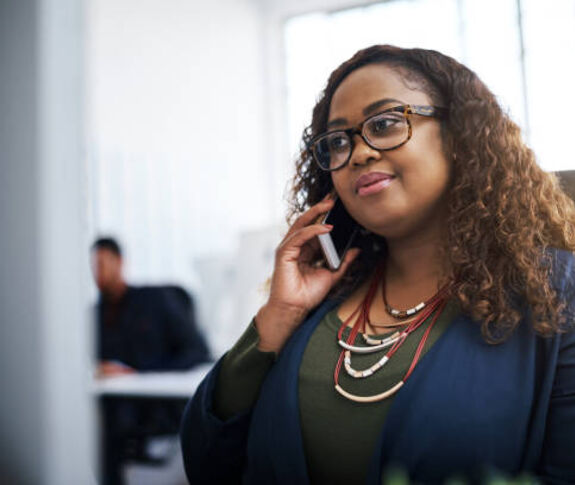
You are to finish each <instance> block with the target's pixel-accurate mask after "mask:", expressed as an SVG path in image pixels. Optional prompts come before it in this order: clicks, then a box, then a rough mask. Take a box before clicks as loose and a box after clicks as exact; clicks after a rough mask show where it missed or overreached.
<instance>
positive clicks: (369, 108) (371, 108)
mask: <svg viewBox="0 0 575 485" xmlns="http://www.w3.org/2000/svg"><path fill="white" fill-rule="evenodd" d="M386 104H405V103H404V102H403V101H400V100H399V99H395V98H383V99H380V100H379V101H375V102H374V103H371V104H370V105H369V106H367V107H366V108H364V109H363V114H364V115H365V116H368V115H370V114H372V113H373V112H374V111H376V110H378V109H379V108H381V107H382V106H385V105H386Z"/></svg>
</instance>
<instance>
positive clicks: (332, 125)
mask: <svg viewBox="0 0 575 485" xmlns="http://www.w3.org/2000/svg"><path fill="white" fill-rule="evenodd" d="M386 104H400V105H401V104H405V103H404V102H403V101H400V100H399V99H395V98H383V99H380V100H378V101H374V102H373V103H371V104H370V105H369V106H367V107H365V108H364V109H363V114H364V115H365V116H369V115H370V114H372V113H373V112H374V111H377V110H378V109H379V108H381V107H382V106H385V105H386ZM347 124H348V121H347V119H346V118H336V119H335V120H331V121H329V122H328V123H327V125H326V128H337V127H338V126H345V125H347Z"/></svg>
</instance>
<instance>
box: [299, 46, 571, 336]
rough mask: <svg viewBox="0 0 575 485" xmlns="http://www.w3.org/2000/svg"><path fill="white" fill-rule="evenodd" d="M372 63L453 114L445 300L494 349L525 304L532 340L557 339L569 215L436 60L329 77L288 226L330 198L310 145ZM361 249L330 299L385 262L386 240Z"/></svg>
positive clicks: (457, 74) (538, 172)
mask: <svg viewBox="0 0 575 485" xmlns="http://www.w3.org/2000/svg"><path fill="white" fill-rule="evenodd" d="M374 63H380V64H385V65H386V66H388V67H391V68H393V69H395V70H396V71H397V72H398V73H399V74H400V75H401V76H402V78H403V79H404V81H405V82H406V83H409V85H410V87H411V86H412V85H415V86H416V87H415V89H420V90H423V91H424V92H426V93H427V94H428V95H429V96H430V98H431V99H432V101H433V102H434V104H436V105H439V106H444V107H446V108H447V109H448V111H449V115H448V116H447V118H446V119H445V120H444V121H443V122H442V135H443V141H444V149H445V151H446V154H448V156H449V157H450V158H451V159H452V160H453V169H452V170H453V172H452V181H451V188H450V191H449V196H448V197H449V202H448V207H449V215H448V220H447V238H446V240H445V241H444V247H443V248H442V249H443V251H444V254H445V255H446V257H447V261H448V263H449V264H450V267H451V268H452V272H453V277H454V281H455V282H454V284H453V286H452V290H451V296H452V297H453V298H455V299H456V300H457V301H458V303H459V305H460V307H461V309H462V311H463V312H464V313H466V314H468V315H470V316H471V317H472V318H473V319H475V320H477V321H479V322H481V330H482V333H483V336H484V338H485V339H486V341H488V342H491V343H496V342H501V341H503V340H505V339H506V338H507V337H508V336H509V335H510V334H511V333H512V332H513V330H514V329H515V328H516V327H517V325H518V324H519V322H520V320H521V315H522V307H524V305H527V308H528V309H529V311H530V313H531V315H532V322H533V327H534V329H535V330H536V332H537V333H539V334H540V335H544V336H548V335H551V334H553V333H555V332H557V331H559V330H560V328H561V325H562V321H563V320H564V312H562V309H563V308H564V307H565V304H564V302H559V301H557V295H556V292H555V289H554V287H553V284H552V283H551V280H550V273H551V256H550V252H549V251H548V249H549V248H558V249H564V250H568V251H574V250H575V206H574V204H573V202H572V201H571V199H570V198H569V197H568V196H567V195H566V194H565V193H564V192H563V191H562V189H561V188H560V186H559V183H558V180H557V178H556V176H555V175H554V174H550V173H546V172H544V171H543V170H542V169H541V168H540V167H539V165H538V164H537V162H536V160H535V156H534V154H533V152H532V151H531V150H530V149H529V148H528V147H527V146H526V145H525V143H524V142H523V140H522V138H521V133H520V128H519V127H518V126H517V125H516V124H515V123H514V122H513V121H512V120H511V119H510V118H509V116H508V115H507V114H506V113H505V112H504V111H503V110H502V109H501V107H500V106H499V104H498V102H497V100H496V98H495V96H494V95H493V93H491V91H490V90H489V89H488V88H487V87H486V86H485V84H484V83H483V82H482V81H481V80H480V79H479V78H478V76H477V75H476V74H475V73H474V72H473V71H471V70H470V69H468V68H466V67H465V66H463V65H462V64H460V63H459V62H457V61H455V60H454V59H452V58H450V57H448V56H445V55H443V54H441V53H439V52H436V51H433V50H426V49H402V48H399V47H394V46H390V45H375V46H372V47H369V48H367V49H363V50H360V51H359V52H357V53H356V54H355V55H354V56H353V57H352V58H351V59H349V60H347V61H346V62H344V63H343V64H342V65H341V66H339V67H338V68H337V69H336V70H335V71H333V73H332V74H331V76H330V77H329V80H328V82H327V86H326V87H325V89H324V91H323V92H322V94H321V95H320V98H319V99H318V101H317V103H316V105H315V107H314V109H313V114H312V121H311V125H310V126H309V127H308V128H306V130H305V131H304V134H303V138H302V149H301V153H300V156H299V159H298V160H297V162H296V174H295V176H294V179H293V185H292V192H291V199H290V211H289V214H288V219H290V220H293V218H294V216H296V215H297V214H299V213H301V212H303V211H304V210H306V208H308V207H310V206H311V205H313V204H316V203H317V202H319V201H320V200H321V199H322V198H323V197H324V196H325V195H326V194H327V193H329V192H330V191H331V190H333V185H332V181H331V176H330V174H329V173H328V172H324V171H322V170H320V169H319V167H318V166H317V165H316V163H315V162H314V161H313V159H312V157H311V155H310V151H309V150H308V142H309V140H310V139H311V138H313V137H314V136H316V135H318V134H319V133H322V132H324V131H325V130H326V124H327V121H328V116H329V108H330V103H331V99H332V97H333V94H334V92H335V90H336V89H337V87H338V86H339V85H340V83H341V82H342V81H343V79H344V78H345V77H346V76H347V75H348V74H350V73H351V72H352V71H354V70H356V69H358V68H360V67H362V66H365V65H368V64H374ZM378 239H379V240H378ZM360 245H361V246H362V247H363V249H364V250H363V251H362V253H361V255H360V257H359V258H358V259H357V260H356V261H355V262H354V264H353V265H352V267H351V268H350V270H349V271H348V275H347V276H346V278H345V279H344V280H342V282H341V283H340V285H339V286H338V288H336V289H335V291H336V292H339V293H341V292H344V293H345V292H347V291H350V290H351V289H352V288H353V287H355V286H356V285H357V284H359V283H361V281H363V280H364V279H365V278H366V277H367V276H368V274H370V272H371V269H372V268H373V263H374V262H375V260H377V259H380V258H382V257H384V255H385V241H382V240H381V239H380V238H378V237H377V236H374V235H368V236H365V237H364V238H363V239H362V241H361V244H360ZM523 309H525V308H523Z"/></svg>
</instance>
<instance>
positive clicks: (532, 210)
mask: <svg viewBox="0 0 575 485" xmlns="http://www.w3.org/2000/svg"><path fill="white" fill-rule="evenodd" d="M304 142H305V148H304V150H303V151H302V153H301V157H300V159H299V161H298V164H297V172H296V176H295V181H294V190H293V203H292V215H293V216H294V218H295V221H294V222H293V224H292V226H291V228H290V229H289V231H288V233H287V235H286V236H285V238H284V239H283V241H282V242H281V244H280V246H279V247H278V249H277V252H276V261H275V268H274V273H273V276H272V279H271V289H270V294H269V299H268V301H267V303H266V304H265V305H264V306H263V307H262V308H261V309H260V310H259V312H258V313H257V315H256V317H255V319H254V322H252V324H251V325H250V327H249V328H248V329H247V331H246V332H245V334H244V335H243V337H242V338H241V339H240V341H239V342H238V343H237V344H236V345H235V346H234V348H233V349H232V350H231V351H230V352H229V353H228V354H226V356H225V357H224V358H223V359H222V360H221V361H220V362H219V363H218V364H217V366H216V367H215V368H214V370H213V371H212V373H211V374H210V375H209V376H208V377H207V379H206V380H205V381H204V382H203V384H202V386H201V387H200V388H199V389H198V391H197V393H196V395H195V397H194V399H193V400H192V401H191V402H190V404H189V406H188V409H187V413H186V416H185V418H184V422H183V428H182V445H183V452H184V460H185V465H186V471H187V473H188V478H189V479H190V481H191V482H192V483H234V482H236V483H239V482H241V483H248V484H252V483H286V484H294V483H298V484H300V483H330V484H334V483H370V484H375V483H381V481H382V477H384V476H385V473H386V470H388V469H389V467H391V466H398V467H400V468H402V469H404V470H405V471H406V472H407V473H408V474H409V475H410V477H411V478H412V479H413V480H415V481H418V482H423V483H441V482H443V481H444V480H446V479H447V478H449V477H453V476H463V477H467V478H469V479H472V480H481V479H482V477H484V476H485V474H486V473H487V472H488V471H489V470H497V471H498V472H500V473H504V474H509V475H515V474H518V473H520V472H528V473H531V474H534V475H537V476H539V477H542V478H543V479H545V480H547V481H548V482H550V483H570V482H575V455H574V452H573V450H575V334H574V333H573V331H572V327H573V322H574V310H575V303H574V298H573V296H574V295H573V289H574V288H575V284H574V281H573V279H574V274H573V272H574V268H575V266H574V262H573V255H572V254H571V252H572V251H573V250H574V249H575V234H574V228H575V209H574V206H573V203H572V202H571V201H570V200H569V199H568V198H567V197H566V196H565V195H564V193H563V192H562V191H561V189H560V188H559V187H558V184H557V181H556V179H555V178H554V177H553V176H552V175H549V174H546V173H544V172H543V171H542V170H541V169H540V168H539V167H538V166H537V164H536V162H535V159H534V156H533V153H532V152H531V151H530V150H529V149H528V148H527V147H526V146H525V145H524V144H523V142H522V141H521V138H520V133H519V128H518V127H517V126H516V125H515V124H514V123H513V122H512V121H511V120H510V119H509V118H508V117H507V116H506V115H505V113H503V111H502V110H501V108H500V107H499V105H498V104H497V102H496V100H495V97H494V96H493V94H492V93H491V92H490V91H489V90H488V89H487V88H486V86H485V85H484V84H483V83H482V82H481V81H480V80H479V79H478V78H477V76H476V75H475V74H474V73H473V72H471V71H470V70H469V69H467V68H465V67H464V66H462V65H461V64H459V63H457V62H456V61H454V60H453V59H451V58H449V57H446V56H444V55H442V54H440V53H438V52H435V51H429V50H423V49H400V48H397V47H392V46H373V47H370V48H368V49H365V50H362V51H359V52H358V53H357V54H356V55H355V56H353V57H352V58H351V59H350V60H348V61H346V62H345V63H343V64H342V65H341V66H340V67H339V68H338V69H336V70H335V71H334V72H333V73H332V75H331V76H330V78H329V80H328V83H327V86H326V88H325V90H324V92H323V95H322V96H321V98H320V99H319V101H318V102H317V104H316V106H315V108H314V111H313V117H312V123H311V126H310V127H309V129H308V130H307V131H306V133H305V134H304ZM333 193H335V194H336V195H337V196H338V197H339V198H340V199H341V201H342V202H343V204H344V205H345V207H346V209H347V211H348V212H349V214H350V215H351V216H352V217H353V218H354V219H355V220H356V221H357V222H358V223H359V224H360V225H361V226H362V227H363V228H364V231H362V235H361V236H360V238H359V240H358V241H357V245H358V246H359V248H355V249H352V250H350V251H348V253H347V255H346V256H345V258H344V260H343V263H342V265H341V267H340V268H339V269H338V270H337V271H334V272H332V271H330V270H328V269H327V268H325V267H324V266H323V265H322V264H321V258H320V256H319V252H318V244H317V236H318V235H320V234H326V233H329V231H330V230H331V228H330V227H329V226H326V225H324V224H321V223H319V222H317V221H318V217H319V216H321V215H322V214H325V213H326V212H327V211H329V209H330V208H331V207H332V206H333V204H334V200H333V199H334V197H333V196H332V195H331V194H333ZM318 261H320V264H318Z"/></svg>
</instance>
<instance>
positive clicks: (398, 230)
mask: <svg viewBox="0 0 575 485" xmlns="http://www.w3.org/2000/svg"><path fill="white" fill-rule="evenodd" d="M376 103H377V104H376ZM404 104H415V105H433V103H432V101H431V99H430V98H429V96H428V95H427V94H426V93H425V92H424V91H422V90H418V89H413V87H412V88H410V87H408V86H407V85H406V83H405V81H404V80H403V78H402V77H401V75H400V74H399V73H398V72H397V71H396V70H394V69H392V68H390V67H387V66H385V65H382V64H371V65H368V66H364V67H361V68H359V69H357V70H355V71H353V72H352V73H351V74H349V75H348V76H347V77H346V78H345V79H344V81H343V82H342V83H341V84H340V85H339V87H338V88H337V90H336V91H335V93H334V95H333V98H332V101H331V106H330V111H329V118H328V129H329V130H333V129H337V128H348V127H352V126H357V125H358V124H359V123H361V122H362V121H363V120H364V119H365V118H367V117H369V116H372V115H374V114H377V113H379V112H381V111H383V110H385V109H387V108H392V107H394V106H400V105H404ZM410 120H411V124H412V130H413V131H412V136H411V139H410V140H409V141H408V142H407V143H406V144H405V145H403V146H401V147H399V148H396V149H394V150H390V151H379V150H375V149H373V148H371V147H369V146H368V145H367V144H366V143H365V142H364V140H363V139H362V138H361V137H360V136H359V135H355V136H354V139H353V142H354V148H353V152H352V155H351V159H350V161H349V163H348V164H347V165H346V166H345V167H344V168H342V169H340V170H337V171H335V172H332V181H333V184H334V187H335V189H336V191H337V193H338V195H339V197H340V198H341V199H342V201H343V203H344V205H345V206H346V208H347V210H348V211H349V213H350V214H351V216H352V217H353V218H354V219H355V220H357V221H358V222H359V223H360V224H361V225H362V226H363V227H365V228H366V229H369V230H370V231H371V232H374V233H376V234H379V235H380V236H383V237H385V238H386V239H388V240H389V241H391V240H393V239H402V238H405V237H409V236H410V235H413V234H418V233H421V231H423V232H425V231H426V229H427V230H430V229H437V228H438V227H441V226H442V225H443V224H444V221H445V214H446V210H445V209H446V206H445V198H446V197H445V196H446V192H447V189H448V185H449V180H450V168H451V165H450V163H449V161H448V160H447V158H446V156H445V154H444V150H443V143H442V137H441V127H440V122H439V121H438V120H437V119H436V118H428V117H424V116H419V115H411V117H410ZM366 174H371V175H370V176H371V177H373V179H372V180H374V179H375V180H379V182H377V183H375V184H373V185H372V186H369V185H366V184H367V182H369V178H366V177H362V176H364V175H366ZM438 225H439V226H438Z"/></svg>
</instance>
